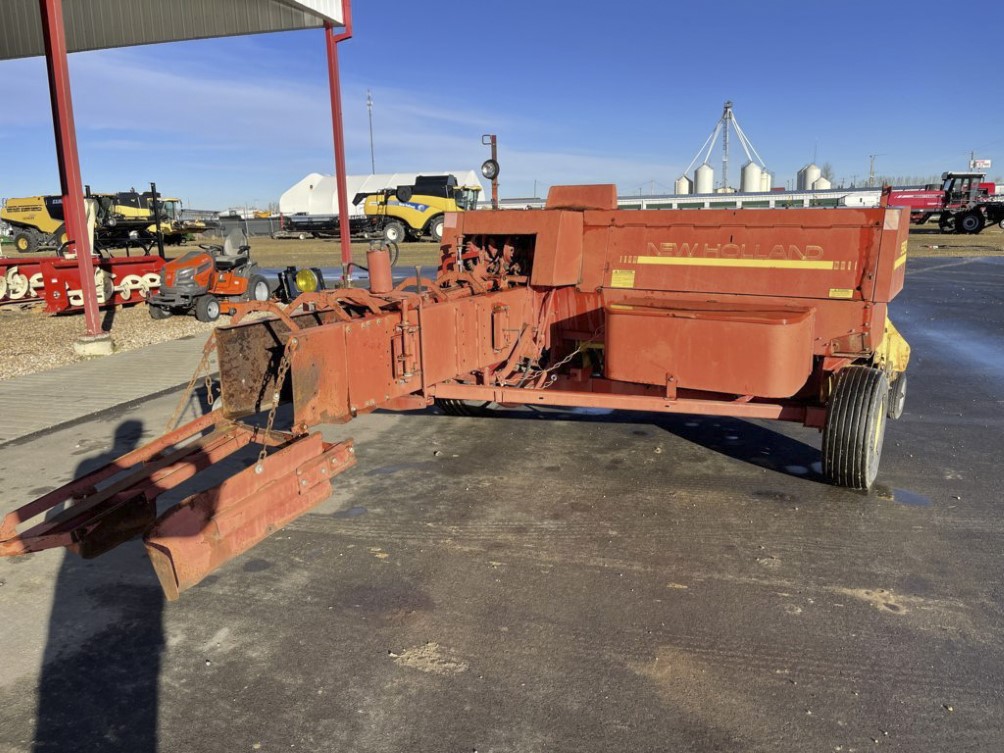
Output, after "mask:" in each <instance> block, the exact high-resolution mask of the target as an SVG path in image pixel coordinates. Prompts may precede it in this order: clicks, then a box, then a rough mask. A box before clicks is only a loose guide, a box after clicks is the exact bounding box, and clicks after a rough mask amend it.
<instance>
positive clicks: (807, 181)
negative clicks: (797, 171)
mask: <svg viewBox="0 0 1004 753" xmlns="http://www.w3.org/2000/svg"><path fill="white" fill-rule="evenodd" d="M822 174H823V172H822V170H820V169H819V165H817V164H816V163H815V162H810V163H809V164H808V165H806V166H805V167H803V168H802V185H800V186H799V188H800V189H802V190H803V191H808V190H809V189H810V188H812V184H813V183H815V182H816V181H817V180H819V178H820V177H821V176H822Z"/></svg>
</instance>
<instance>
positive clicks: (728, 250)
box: [648, 242, 826, 261]
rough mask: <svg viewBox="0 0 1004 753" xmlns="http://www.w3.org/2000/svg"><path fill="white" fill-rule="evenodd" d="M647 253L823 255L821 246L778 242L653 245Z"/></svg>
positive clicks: (767, 256)
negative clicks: (764, 244) (772, 243)
mask: <svg viewBox="0 0 1004 753" xmlns="http://www.w3.org/2000/svg"><path fill="white" fill-rule="evenodd" d="M648 252H649V253H650V254H654V255H655V256H680V257H686V258H689V259H693V258H698V259H788V260H793V261H797V260H819V259H822V258H823V257H824V256H825V255H826V254H825V253H824V251H823V247H822V246H809V245H806V246H801V247H800V246H796V245H794V244H788V245H784V244H781V243H777V244H775V245H772V246H762V245H761V244H759V243H754V244H751V245H750V244H746V243H652V242H649V244H648Z"/></svg>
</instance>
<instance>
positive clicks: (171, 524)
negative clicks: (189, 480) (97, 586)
mask: <svg viewBox="0 0 1004 753" xmlns="http://www.w3.org/2000/svg"><path fill="white" fill-rule="evenodd" d="M353 465H355V455H354V454H353V450H352V443H351V441H349V442H342V443H341V444H337V445H332V444H328V443H326V442H324V441H323V440H322V439H321V435H320V434H311V435H310V436H307V437H303V438H302V439H298V440H294V441H293V442H292V443H291V444H289V445H288V446H286V447H284V448H282V449H280V450H279V451H278V452H276V453H275V454H274V455H270V456H269V457H267V458H266V459H265V460H264V462H262V463H256V464H255V465H252V466H250V467H248V468H245V469H244V470H243V471H241V472H240V473H238V474H237V475H235V476H232V477H230V478H229V479H227V480H226V481H224V482H223V483H222V484H221V485H220V486H218V487H216V488H214V489H209V490H207V491H205V492H201V493H199V494H196V495H193V496H191V497H189V498H187V499H186V500H184V501H183V502H181V503H180V504H178V505H176V506H175V507H172V508H171V509H170V510H168V511H167V512H166V513H164V514H163V515H162V516H161V517H160V518H159V519H158V520H157V523H156V524H155V525H154V527H153V528H152V529H151V531H150V532H149V533H148V534H147V535H146V537H145V541H146V549H147V553H148V554H149V555H150V560H151V562H153V567H154V570H155V571H156V573H157V577H158V578H159V579H160V584H161V586H162V587H163V589H164V595H165V596H166V597H167V598H168V599H169V600H174V599H177V598H178V595H179V594H180V593H181V592H182V591H184V590H185V589H187V588H190V587H191V586H194V585H195V584H196V583H198V582H199V581H200V580H202V579H203V578H205V577H206V576H207V575H208V574H209V573H211V572H212V571H213V570H215V569H216V568H217V567H219V566H220V565H222V564H223V563H224V562H227V561H229V560H231V559H233V558H234V557H236V556H238V555H239V554H242V553H243V552H246V551H247V550H248V549H250V548H251V547H253V546H254V545H255V544H257V543H259V542H260V541H262V540H263V539H264V538H265V537H267V536H269V535H270V534H272V533H275V531H277V530H279V529H280V528H282V527H283V526H284V525H286V524H287V523H289V522H290V521H292V520H295V519H296V518H298V517H299V516H300V515H302V514H303V513H305V512H306V511H307V510H310V509H311V508H313V507H315V506H316V505H317V504H319V503H320V502H322V501H323V500H325V499H326V498H327V497H328V495H330V494H331V479H332V478H333V477H334V476H336V475H338V474H339V473H341V472H342V471H344V470H346V469H347V468H350V467H351V466H353Z"/></svg>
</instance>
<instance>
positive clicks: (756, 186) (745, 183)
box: [739, 162, 763, 193]
mask: <svg viewBox="0 0 1004 753" xmlns="http://www.w3.org/2000/svg"><path fill="white" fill-rule="evenodd" d="M762 179H763V168H761V167H760V165H758V164H757V163H756V162H747V163H746V164H745V165H743V170H742V180H741V181H740V186H741V187H740V189H739V190H740V191H742V192H743V193H756V192H757V191H760V190H762V189H761V188H760V183H761V181H762Z"/></svg>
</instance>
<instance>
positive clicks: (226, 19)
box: [0, 0, 343, 60]
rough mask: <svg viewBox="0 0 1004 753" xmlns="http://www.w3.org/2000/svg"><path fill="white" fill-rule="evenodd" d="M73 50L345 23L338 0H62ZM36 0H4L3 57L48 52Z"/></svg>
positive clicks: (69, 45)
mask: <svg viewBox="0 0 1004 753" xmlns="http://www.w3.org/2000/svg"><path fill="white" fill-rule="evenodd" d="M63 13H64V17H65V23H66V42H67V48H68V50H69V51H70V52H81V51H84V50H100V49H105V48H108V47H128V46H131V45H140V44H156V43H159V42H179V41H182V40H186V39H208V38H212V37H229V36H239V35H243V34H261V33H265V32H270V31H293V30H296V29H313V28H319V27H321V26H323V25H324V22H325V21H326V20H327V21H331V22H332V23H334V24H335V25H336V26H341V25H343V21H342V8H341V2H340V0H301V1H299V2H296V1H294V0H168V1H167V2H165V0H64V7H63ZM44 54H45V48H44V46H43V44H42V22H41V19H40V16H39V8H38V0H3V10H2V13H0V60H7V59H12V58H25V57H34V56H36V55H44Z"/></svg>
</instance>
